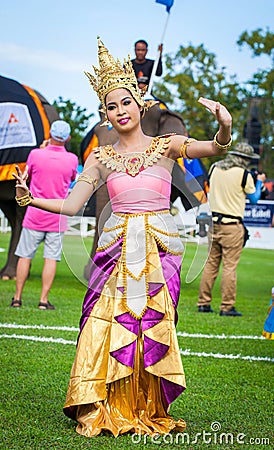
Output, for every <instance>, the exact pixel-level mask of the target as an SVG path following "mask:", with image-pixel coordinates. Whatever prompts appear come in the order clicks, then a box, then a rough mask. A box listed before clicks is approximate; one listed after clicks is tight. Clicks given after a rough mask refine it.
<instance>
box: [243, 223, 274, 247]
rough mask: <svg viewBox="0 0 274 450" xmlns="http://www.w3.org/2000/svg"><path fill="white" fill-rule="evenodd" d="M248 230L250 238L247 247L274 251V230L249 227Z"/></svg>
mask: <svg viewBox="0 0 274 450" xmlns="http://www.w3.org/2000/svg"><path fill="white" fill-rule="evenodd" d="M247 229H248V231H249V236H250V237H249V239H248V241H247V243H246V245H245V246H246V247H247V248H263V249H266V250H274V228H270V227H267V228H265V227H249V226H247Z"/></svg>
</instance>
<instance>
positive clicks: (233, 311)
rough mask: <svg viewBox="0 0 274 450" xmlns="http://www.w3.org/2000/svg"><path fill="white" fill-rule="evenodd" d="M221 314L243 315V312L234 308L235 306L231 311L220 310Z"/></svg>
mask: <svg viewBox="0 0 274 450" xmlns="http://www.w3.org/2000/svg"><path fill="white" fill-rule="evenodd" d="M220 316H233V317H236V316H239V317H240V316H242V314H241V313H240V312H238V311H236V309H235V308H234V306H233V307H232V308H231V309H230V310H229V311H220Z"/></svg>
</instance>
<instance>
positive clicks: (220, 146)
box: [213, 131, 232, 151]
mask: <svg viewBox="0 0 274 450" xmlns="http://www.w3.org/2000/svg"><path fill="white" fill-rule="evenodd" d="M218 134H219V131H217V133H216V134H215V136H214V139H213V142H214V144H215V145H216V147H217V148H218V149H219V150H221V151H223V150H227V149H228V148H229V147H230V146H231V144H232V136H230V139H229V141H228V143H227V144H220V142H218V141H217V136H218Z"/></svg>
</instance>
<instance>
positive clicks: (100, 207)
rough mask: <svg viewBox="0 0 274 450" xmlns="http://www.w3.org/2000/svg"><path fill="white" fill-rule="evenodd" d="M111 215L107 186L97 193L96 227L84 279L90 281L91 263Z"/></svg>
mask: <svg viewBox="0 0 274 450" xmlns="http://www.w3.org/2000/svg"><path fill="white" fill-rule="evenodd" d="M110 214H111V207H110V203H109V195H108V191H107V187H106V185H103V186H101V187H100V188H99V189H98V191H97V192H96V226H95V234H94V239H93V245H92V249H91V252H90V257H89V260H88V263H87V265H86V266H85V267H84V277H85V279H86V280H89V276H90V269H91V261H92V258H93V256H94V255H95V252H96V248H97V245H98V240H99V236H100V234H101V232H102V229H103V226H104V224H105V222H106V220H107V219H108V218H109V216H110Z"/></svg>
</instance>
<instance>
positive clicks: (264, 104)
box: [237, 28, 274, 178]
mask: <svg viewBox="0 0 274 450" xmlns="http://www.w3.org/2000/svg"><path fill="white" fill-rule="evenodd" d="M237 44H238V45H239V47H242V46H243V45H247V46H248V47H249V48H250V50H251V51H252V53H253V57H260V56H262V55H267V56H269V57H270V68H269V70H259V71H258V72H257V73H255V74H254V75H253V77H252V78H251V79H250V80H248V81H247V82H246V83H245V85H246V89H247V91H248V98H247V100H248V103H249V113H248V114H249V117H250V115H251V113H252V109H253V107H254V103H255V104H256V107H257V109H258V117H259V120H260V123H261V126H262V128H261V133H260V137H261V140H260V144H261V160H260V166H261V169H263V170H265V171H266V172H267V175H268V177H272V178H273V177H274V152H273V139H274V102H273V88H274V34H273V33H272V32H270V31H269V29H268V28H267V29H266V30H263V29H261V28H258V29H257V30H255V31H252V32H251V33H248V32H247V31H244V32H243V33H242V34H241V36H240V37H239V39H238V41H237Z"/></svg>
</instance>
